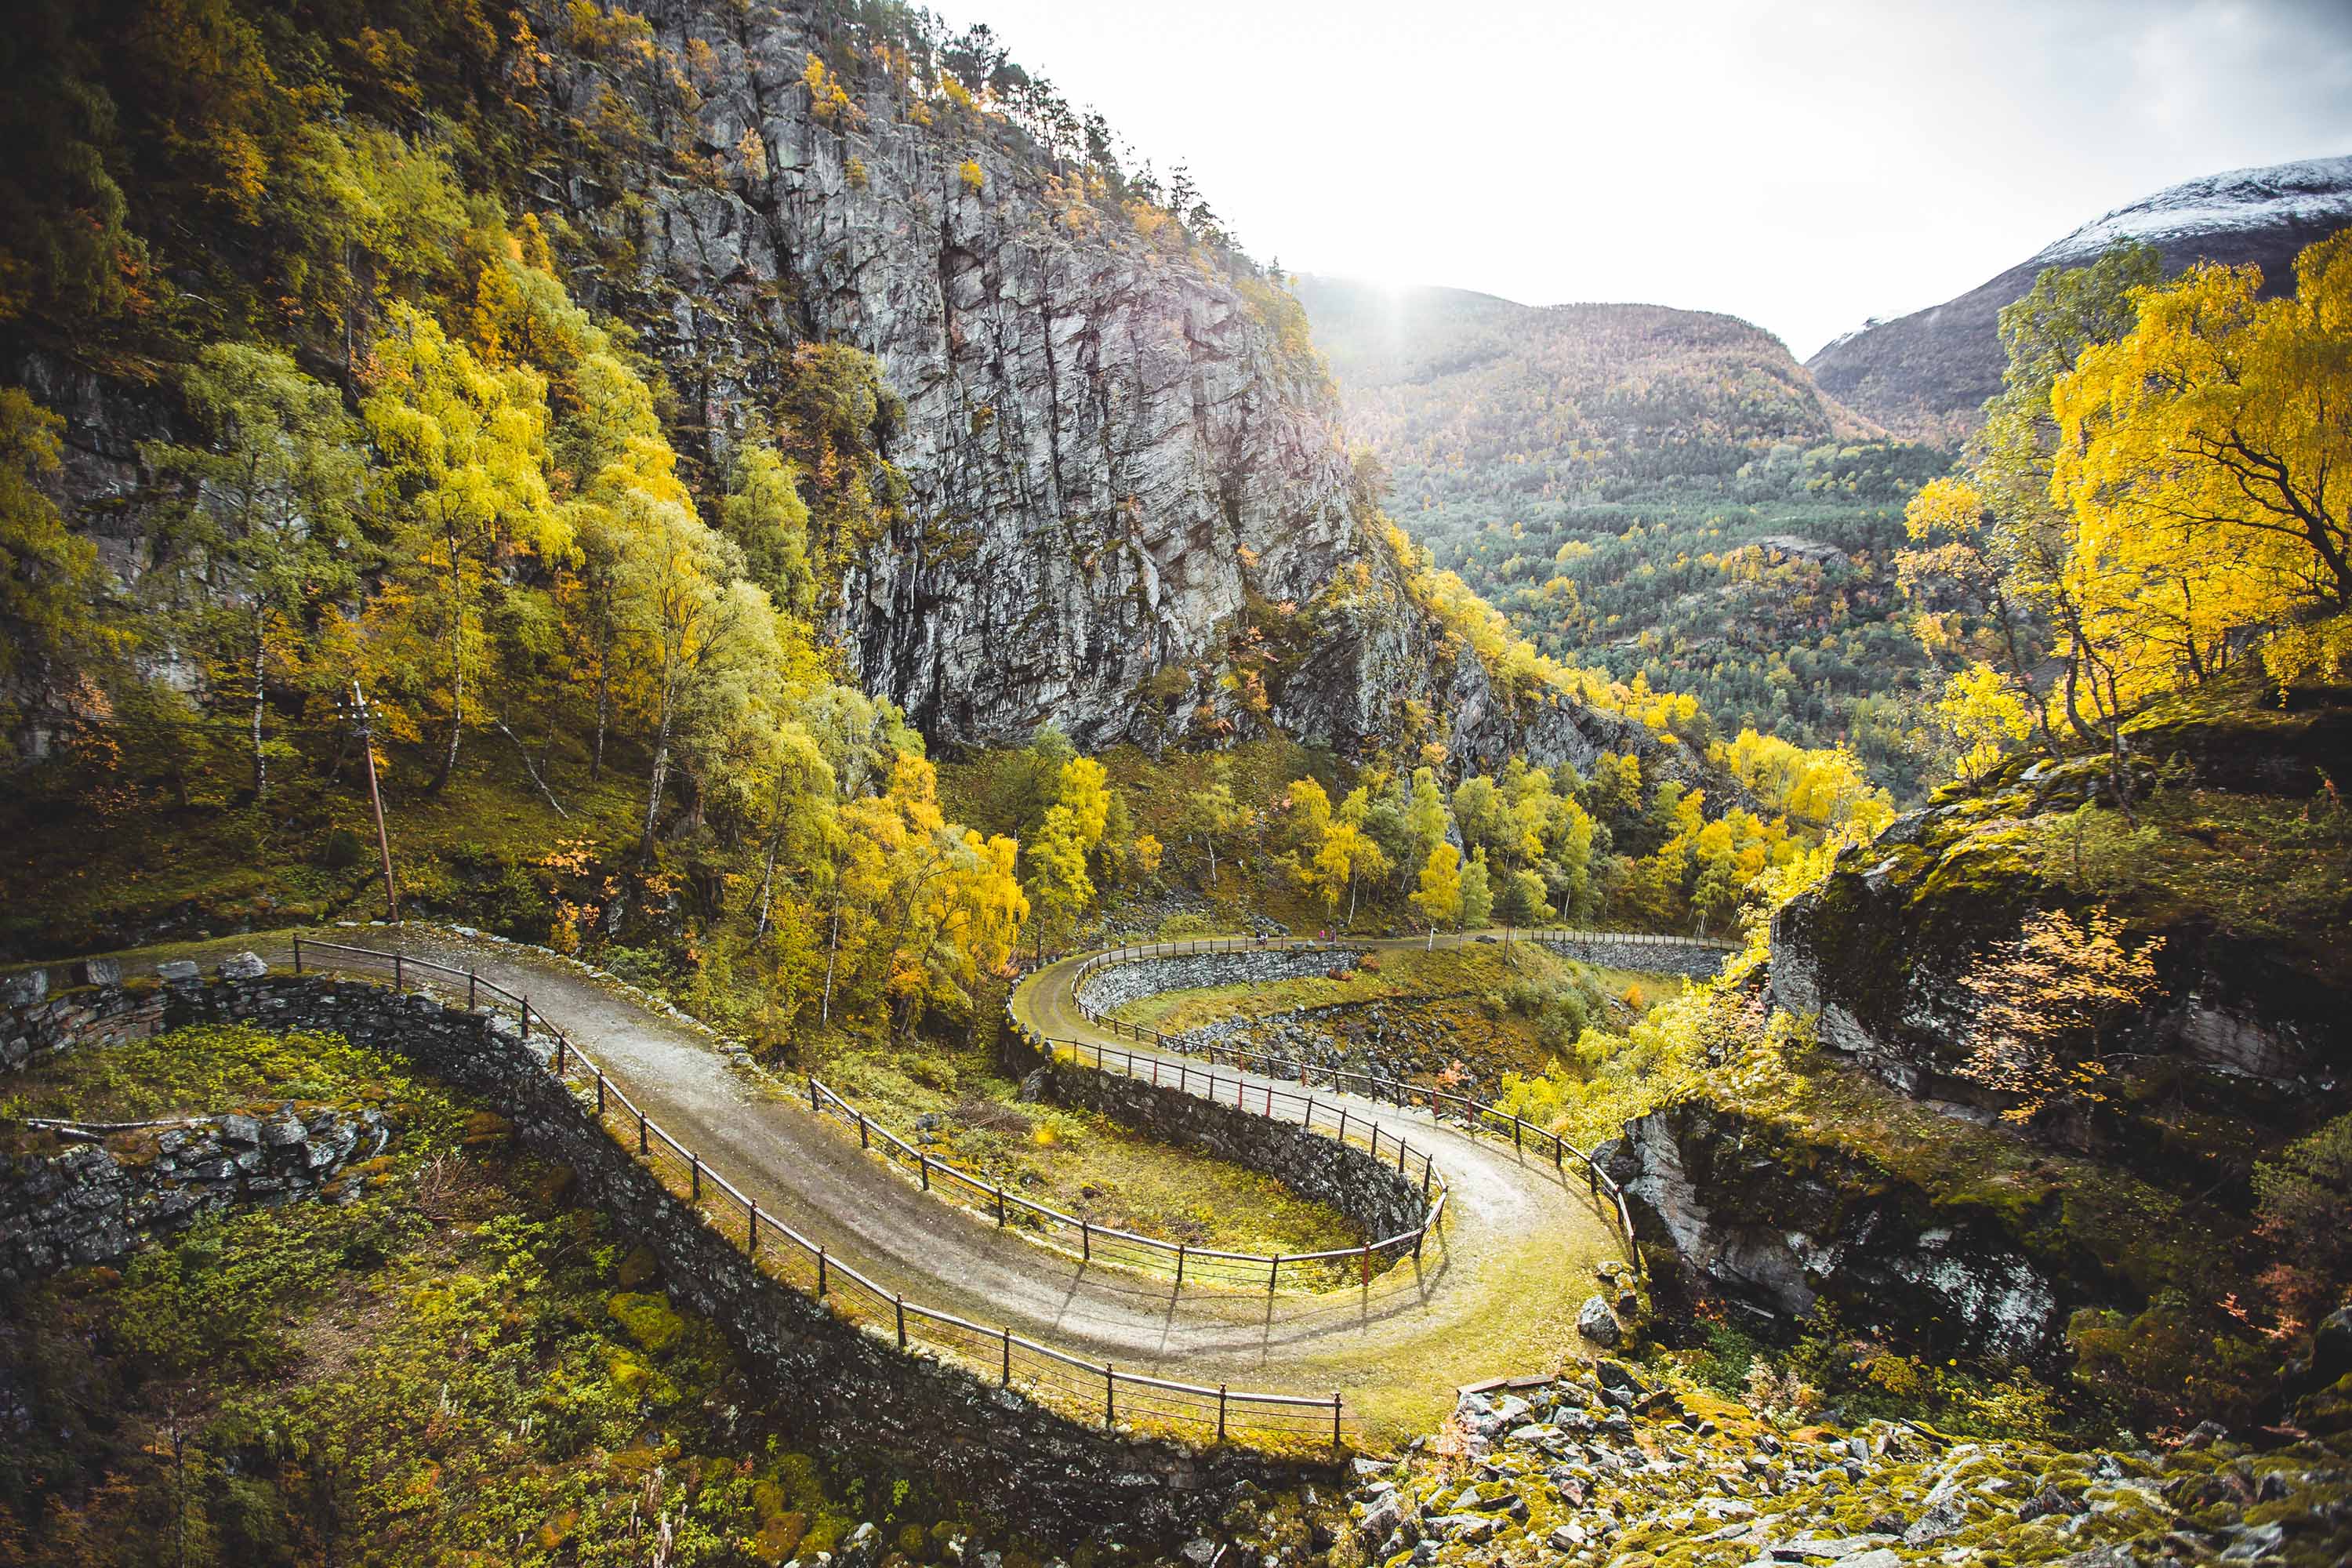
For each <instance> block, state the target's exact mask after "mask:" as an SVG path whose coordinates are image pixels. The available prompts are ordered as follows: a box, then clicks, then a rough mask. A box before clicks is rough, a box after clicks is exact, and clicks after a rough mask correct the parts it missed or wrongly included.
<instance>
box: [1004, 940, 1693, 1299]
mask: <svg viewBox="0 0 2352 1568" xmlns="http://www.w3.org/2000/svg"><path fill="white" fill-rule="evenodd" d="M1664 940H1668V941H1676V942H1680V941H1686V940H1689V939H1685V938H1668V939H1664ZM1252 947H1253V944H1252V943H1251V942H1249V941H1248V940H1246V939H1230V945H1225V944H1220V943H1216V942H1204V943H1192V942H1173V943H1170V942H1151V943H1144V944H1140V945H1138V946H1132V947H1123V948H1114V949H1111V950H1110V951H1108V952H1098V953H1096V954H1095V955H1093V956H1092V957H1090V958H1088V959H1087V961H1086V962H1085V963H1081V964H1080V965H1079V966H1078V971H1077V973H1076V977H1075V978H1074V979H1073V980H1072V982H1071V986H1070V994H1071V998H1072V1000H1074V1001H1075V1002H1076V1004H1077V1007H1078V1012H1079V1014H1080V1016H1083V1017H1084V1018H1085V1019H1086V1020H1087V1022H1088V1023H1090V1024H1092V1025H1094V1026H1095V1027H1097V1028H1098V1029H1102V1030H1105V1031H1107V1032H1108V1033H1109V1034H1111V1035H1112V1036H1113V1037H1121V1036H1123V1037H1127V1038H1129V1039H1132V1040H1135V1041H1136V1042H1138V1043H1139V1044H1143V1043H1149V1044H1150V1045H1151V1046H1153V1047H1156V1048H1157V1049H1160V1050H1163V1051H1172V1052H1174V1053H1176V1054H1177V1055H1179V1056H1182V1057H1199V1058H1203V1059H1205V1060H1207V1061H1208V1062H1210V1063H1211V1064H1212V1065H1214V1064H1215V1063H1217V1062H1220V1061H1223V1062H1228V1063H1230V1064H1232V1065H1233V1066H1234V1068H1237V1069H1240V1070H1242V1071H1246V1072H1255V1073H1257V1074H1259V1075H1260V1076H1261V1077H1265V1078H1281V1079H1293V1080H1295V1081H1296V1082H1297V1084H1298V1085H1299V1086H1300V1087H1301V1088H1302V1089H1304V1088H1311V1087H1313V1086H1314V1085H1317V1084H1321V1085H1325V1086H1327V1087H1328V1088H1331V1089H1337V1090H1339V1091H1340V1092H1342V1093H1348V1094H1356V1095H1360V1096H1363V1097H1364V1098H1366V1099H1370V1100H1379V1101H1381V1102H1383V1103H1386V1104H1391V1105H1394V1106H1397V1107H1398V1108H1399V1109H1411V1108H1412V1107H1414V1106H1425V1107H1427V1108H1428V1110H1429V1112H1430V1115H1431V1116H1432V1117H1433V1118H1435V1119H1436V1120H1438V1121H1449V1122H1455V1123H1459V1124H1460V1125H1461V1126H1463V1127H1464V1128H1465V1129H1466V1130H1468V1131H1472V1132H1474V1133H1475V1132H1479V1131H1493V1132H1495V1133H1496V1134H1497V1135H1498V1136H1499V1135H1502V1134H1506V1133H1507V1134H1508V1135H1509V1137H1510V1140H1511V1144H1512V1146H1513V1147H1514V1148H1517V1149H1520V1150H1526V1149H1529V1148H1532V1149H1533V1150H1534V1151H1535V1152H1536V1153H1537V1154H1538V1156H1539V1157H1540V1156H1541V1155H1543V1154H1545V1153H1547V1152H1549V1154H1550V1156H1551V1163H1552V1165H1553V1168H1554V1169H1556V1170H1563V1171H1564V1170H1565V1169H1566V1168H1567V1165H1568V1162H1569V1161H1570V1160H1574V1161H1575V1162H1576V1163H1578V1164H1579V1165H1580V1166H1582V1167H1583V1170H1584V1179H1585V1184H1586V1186H1587V1187H1588V1189H1590V1190H1591V1192H1592V1194H1594V1195H1595V1196H1599V1195H1601V1194H1607V1195H1608V1198H1609V1201H1610V1204H1611V1205H1612V1207H1613V1208H1614V1209H1615V1210H1616V1214H1617V1227H1618V1230H1619V1232H1620V1234H1621V1235H1622V1237H1623V1238H1624V1241H1625V1250H1626V1253H1627V1255H1628V1257H1629V1259H1630V1260H1631V1262H1632V1263H1633V1268H1634V1270H1635V1272H1636V1273H1643V1274H1645V1266H1644V1264H1643V1261H1642V1249H1641V1245H1640V1243H1639V1242H1638V1241H1636V1240H1635V1239H1634V1236H1633V1210H1632V1209H1631V1208H1630V1207H1628V1206H1627V1205H1626V1202H1625V1194H1624V1190H1623V1189H1622V1187H1620V1186H1619V1185H1618V1184H1617V1182H1616V1180H1615V1179H1614V1178H1613V1177H1612V1176H1611V1175H1610V1174H1609V1173H1608V1172H1606V1171H1604V1170H1602V1169H1601V1167H1600V1166H1599V1165H1598V1164H1597V1163H1594V1162H1593V1159H1592V1156H1591V1155H1590V1154H1588V1153H1586V1152H1584V1151H1583V1150H1581V1149H1579V1148H1578V1147H1576V1145H1574V1144H1573V1143H1570V1142H1568V1141H1567V1140H1566V1139H1564V1138H1562V1137H1560V1136H1559V1134H1558V1133H1556V1132H1552V1131H1549V1130H1547V1129H1545V1128H1541V1127H1538V1126H1537V1125H1536V1124H1535V1123H1533V1122H1531V1121H1526V1120H1524V1119H1523V1118H1521V1117H1518V1116H1516V1115H1514V1114H1512V1113H1511V1112H1510V1111H1507V1110H1500V1109H1498V1108H1496V1107H1495V1106H1492V1105H1489V1104H1487V1103H1486V1102H1485V1101H1484V1100H1472V1099H1471V1098H1469V1097H1468V1096H1467V1095H1460V1094H1452V1093H1449V1092H1447V1091H1446V1090H1444V1089H1438V1088H1436V1087H1434V1086H1433V1085H1423V1084H1416V1083H1412V1082H1408V1081H1407V1080H1405V1079H1396V1078H1381V1077H1378V1076H1376V1075H1374V1074H1370V1073H1360V1072H1350V1071H1348V1070H1346V1069H1344V1068H1319V1067H1314V1066H1311V1065H1309V1064H1308V1063H1307V1061H1305V1060H1304V1059H1303V1058H1296V1057H1284V1056H1279V1055H1276V1054H1273V1053H1270V1052H1265V1051H1246V1050H1240V1049H1237V1048H1235V1047H1231V1046H1223V1045H1217V1044H1214V1043H1209V1044H1194V1043H1192V1042H1189V1041H1186V1040H1185V1039H1183V1038H1182V1037H1181V1036H1176V1035H1170V1034H1165V1033H1162V1032H1161V1031H1160V1030H1158V1029H1155V1028H1152V1027H1151V1026H1149V1025H1145V1024H1130V1023H1129V1022H1127V1021H1126V1020H1124V1019H1121V1018H1115V1017H1112V1016H1110V1015H1108V1014H1107V1013H1104V1012H1102V1011H1100V1010H1099V1009H1097V1008H1096V1007H1095V1006H1093V1005H1091V1004H1089V1003H1088V1002H1087V999H1086V995H1085V985H1086V982H1087V978H1088V977H1089V976H1091V975H1094V974H1096V973H1100V972H1101V971H1103V970H1105V969H1108V968H1110V967H1112V966H1114V965H1117V964H1123V963H1139V962H1141V961H1143V960H1146V959H1152V958H1168V957H1181V956H1187V955H1189V954H1190V953H1191V952H1244V951H1250V950H1251V949H1252ZM1017 1026H1018V1025H1017V1023H1016V1027H1017ZM1024 1033H1025V1034H1028V1035H1030V1036H1031V1037H1032V1038H1033V1042H1034V1039H1036V1038H1040V1037H1036V1036H1034V1031H1027V1030H1024ZM1046 1043H1047V1044H1050V1045H1056V1046H1068V1047H1076V1046H1078V1045H1079V1042H1077V1041H1048V1042H1046ZM1084 1048H1087V1049H1091V1050H1094V1051H1095V1052H1096V1053H1097V1057H1099V1056H1100V1055H1101V1051H1102V1047H1099V1046H1093V1045H1088V1046H1087V1047H1084ZM1134 1059H1135V1058H1133V1056H1132V1055H1131V1054H1129V1057H1128V1061H1127V1064H1126V1066H1127V1068H1128V1069H1129V1070H1131V1069H1132V1067H1133V1063H1134ZM1147 1059H1156V1058H1147ZM1097 1065H1100V1063H1099V1062H1097ZM1154 1070H1155V1071H1156V1070H1160V1069H1158V1068H1155V1069H1154ZM1247 1092H1249V1093H1251V1094H1253V1095H1255V1093H1256V1092H1257V1091H1256V1090H1255V1089H1251V1090H1248V1091H1247Z"/></svg>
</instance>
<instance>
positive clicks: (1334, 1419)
mask: <svg viewBox="0 0 2352 1568" xmlns="http://www.w3.org/2000/svg"><path fill="white" fill-rule="evenodd" d="M1331 1447H1332V1448H1333V1449H1334V1450H1335V1451H1336V1450H1337V1449H1338V1448H1339V1395H1338V1394H1333V1395H1331Z"/></svg>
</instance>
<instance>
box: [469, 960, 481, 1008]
mask: <svg viewBox="0 0 2352 1568" xmlns="http://www.w3.org/2000/svg"><path fill="white" fill-rule="evenodd" d="M479 978H480V976H478V975H477V974H476V973H474V972H473V971H472V970H470V969H468V970H467V971H466V1011H467V1012H468V1013H470V1012H472V1011H473V1010H474V1007H475V1002H474V987H475V984H476V982H477V981H478V980H479Z"/></svg>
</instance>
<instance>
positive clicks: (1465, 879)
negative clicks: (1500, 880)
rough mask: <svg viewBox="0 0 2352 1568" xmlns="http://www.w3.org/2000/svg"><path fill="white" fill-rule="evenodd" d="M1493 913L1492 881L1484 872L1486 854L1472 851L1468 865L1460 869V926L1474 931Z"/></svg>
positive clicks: (1475, 850) (1493, 889)
mask: <svg viewBox="0 0 2352 1568" xmlns="http://www.w3.org/2000/svg"><path fill="white" fill-rule="evenodd" d="M1494 912H1495V887H1494V879H1493V878H1492V877H1491V876H1490V875H1489V874H1488V872H1487V870H1486V851H1485V850H1484V849H1474V850H1472V851H1471V852H1470V863H1469V864H1468V865H1466V866H1465V867H1463V868H1462V926H1463V929H1464V930H1465V931H1476V930H1477V929H1478V928H1479V927H1481V926H1483V925H1485V924H1486V921H1488V920H1489V919H1490V918H1492V917H1493V915H1494Z"/></svg>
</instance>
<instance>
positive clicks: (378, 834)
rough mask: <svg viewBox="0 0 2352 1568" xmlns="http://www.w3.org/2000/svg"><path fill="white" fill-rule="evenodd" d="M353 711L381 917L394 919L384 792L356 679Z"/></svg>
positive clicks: (396, 911)
mask: <svg viewBox="0 0 2352 1568" xmlns="http://www.w3.org/2000/svg"><path fill="white" fill-rule="evenodd" d="M352 716H353V718H354V719H356V720H357V721H358V723H359V732H360V752H361V753H362V755H363V756H365V757H366V759H367V781H368V805H369V806H370V807H371V808H372V809H373V811H374V812H375V848H376V854H377V855H378V856H379V857H380V858H382V859H383V918H384V919H386V920H388V921H396V920H398V919H399V918H400V895H399V894H398V893H397V892H395V891H394V889H393V885H392V839H391V838H390V837H389V836H387V835H386V834H385V832H384V830H383V793H382V792H381V791H379V790H378V789H377V788H376V783H375V738H374V731H372V730H370V729H369V728H368V705H367V694H366V693H365V692H363V691H362V690H361V689H360V683H359V682H358V681H356V680H354V681H352Z"/></svg>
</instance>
